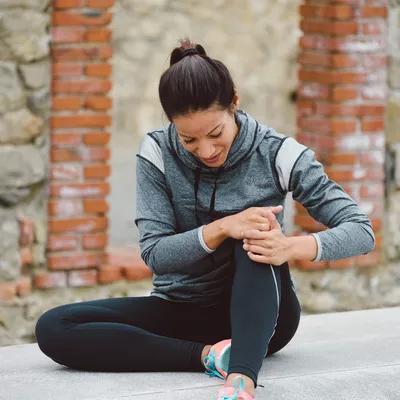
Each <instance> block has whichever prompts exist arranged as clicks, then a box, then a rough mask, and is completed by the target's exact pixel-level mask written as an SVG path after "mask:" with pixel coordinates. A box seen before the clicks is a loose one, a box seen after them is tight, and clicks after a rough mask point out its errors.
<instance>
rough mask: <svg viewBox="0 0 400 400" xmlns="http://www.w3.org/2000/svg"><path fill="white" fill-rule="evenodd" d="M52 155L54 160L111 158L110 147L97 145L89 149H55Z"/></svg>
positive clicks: (98, 159)
mask: <svg viewBox="0 0 400 400" xmlns="http://www.w3.org/2000/svg"><path fill="white" fill-rule="evenodd" d="M50 155H51V160H52V162H69V161H106V160H108V159H109V158H110V149H108V148H97V147H94V148H89V149H78V148H75V149H53V150H51V153H50Z"/></svg>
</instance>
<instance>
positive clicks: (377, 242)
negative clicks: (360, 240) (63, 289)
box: [375, 234, 383, 250]
mask: <svg viewBox="0 0 400 400" xmlns="http://www.w3.org/2000/svg"><path fill="white" fill-rule="evenodd" d="M382 245H383V235H376V234H375V249H376V250H380V249H382Z"/></svg>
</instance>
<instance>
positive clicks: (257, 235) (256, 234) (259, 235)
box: [243, 229, 270, 239]
mask: <svg viewBox="0 0 400 400" xmlns="http://www.w3.org/2000/svg"><path fill="white" fill-rule="evenodd" d="M268 237H270V233H269V232H267V231H259V230H257V229H251V230H248V231H244V232H243V238H245V239H266V238H268Z"/></svg>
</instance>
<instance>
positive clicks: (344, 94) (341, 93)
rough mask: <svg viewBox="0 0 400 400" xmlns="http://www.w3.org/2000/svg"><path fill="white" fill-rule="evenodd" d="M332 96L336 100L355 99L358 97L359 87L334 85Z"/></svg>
mask: <svg viewBox="0 0 400 400" xmlns="http://www.w3.org/2000/svg"><path fill="white" fill-rule="evenodd" d="M331 98H332V100H334V101H344V100H354V99H356V98H357V89H353V88H347V87H334V88H332V96H331Z"/></svg>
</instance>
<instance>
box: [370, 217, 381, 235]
mask: <svg viewBox="0 0 400 400" xmlns="http://www.w3.org/2000/svg"><path fill="white" fill-rule="evenodd" d="M370 220H371V224H372V229H373V230H374V232H376V231H380V230H382V226H383V221H382V218H370Z"/></svg>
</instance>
